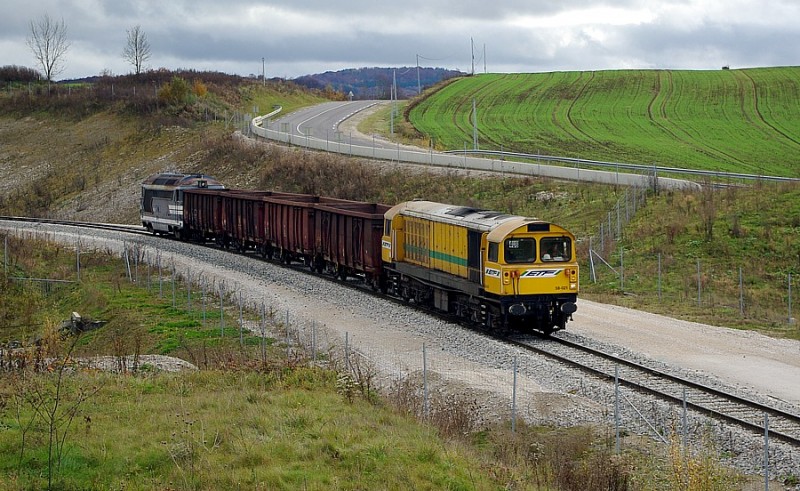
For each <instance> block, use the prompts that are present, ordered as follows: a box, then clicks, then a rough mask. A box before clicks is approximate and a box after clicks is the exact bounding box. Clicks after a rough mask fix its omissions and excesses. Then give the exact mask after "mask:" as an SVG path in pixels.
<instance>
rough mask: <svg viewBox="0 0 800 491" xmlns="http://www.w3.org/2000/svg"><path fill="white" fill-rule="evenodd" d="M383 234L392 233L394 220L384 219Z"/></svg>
mask: <svg viewBox="0 0 800 491" xmlns="http://www.w3.org/2000/svg"><path fill="white" fill-rule="evenodd" d="M383 235H392V221H391V220H384V221H383Z"/></svg>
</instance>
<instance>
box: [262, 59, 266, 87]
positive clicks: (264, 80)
mask: <svg viewBox="0 0 800 491" xmlns="http://www.w3.org/2000/svg"><path fill="white" fill-rule="evenodd" d="M261 80H262V81H263V83H264V87H266V86H267V65H266V61H264V57H263V56H262V57H261Z"/></svg>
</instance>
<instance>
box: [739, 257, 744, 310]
mask: <svg viewBox="0 0 800 491" xmlns="http://www.w3.org/2000/svg"><path fill="white" fill-rule="evenodd" d="M739 315H741V316H742V317H744V281H743V279H742V267H741V266H739Z"/></svg>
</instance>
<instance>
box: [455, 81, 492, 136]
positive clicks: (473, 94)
mask: <svg viewBox="0 0 800 491" xmlns="http://www.w3.org/2000/svg"><path fill="white" fill-rule="evenodd" d="M490 83H492V81H491V80H489V81H487V82H484V83H482V84H481V85H478V86H475V87H474V88H473V89H472V91H471V92H470V93H469V94H468V97H465V98H464V99H463V101H464V102H463V103H462V104H459V105H458V106H456V108H455V110H454V111H453V115H452V121H453V126H455V127H456V128H458V129H459V131H462V132H463V133H464V134H465V135H467V136H468V137H469V141H472V127H471V126H468V127H467V128H464V127H463V126H462V125H460V124H459V120H458V115H459V114H462V112H461V111H462V110H463V109H464V108H465V107H466V108H467V113H468V114H470V116H468V117H467V121H468V122H469V121H471V119H472V99H473V98H475V99H477V94H480V93H481V91H482V90H483V88H484V87H486V86H488V85H489V84H490Z"/></svg>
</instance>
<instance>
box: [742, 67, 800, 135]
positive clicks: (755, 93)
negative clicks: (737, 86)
mask: <svg viewBox="0 0 800 491" xmlns="http://www.w3.org/2000/svg"><path fill="white" fill-rule="evenodd" d="M736 73H737V75H738V74H741V75H743V76H744V77H745V78H746V79H747V80H748V83H749V84H750V85H751V86H752V88H753V108H754V110H755V114H756V116H757V117H758V119H759V121H761V123H762V124H763V125H764V126H766V127H767V128H769V129H771V130H772V131H774V132H775V133H777V134H779V135H781V136H782V137H784V138H786V139H787V140H788V141H790V142H792V143H794V144H795V145H797V146H800V141H798V140H796V139H795V138H794V137H792V136H791V135H789V134H787V133H786V132H784V131H783V130H781V129H780V128H778V127H777V126H775V125H773V124H771V123H770V122H769V121H767V120H766V119H764V115H763V114H761V109H759V108H758V86H757V85H756V81H755V80H753V77H751V76H750V74H749V73H745V72H744V71H741V70H737V71H736ZM737 78H738V77H737ZM744 97H745V94H744V91H742V112H743V113H744ZM748 119H749V116H748Z"/></svg>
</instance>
